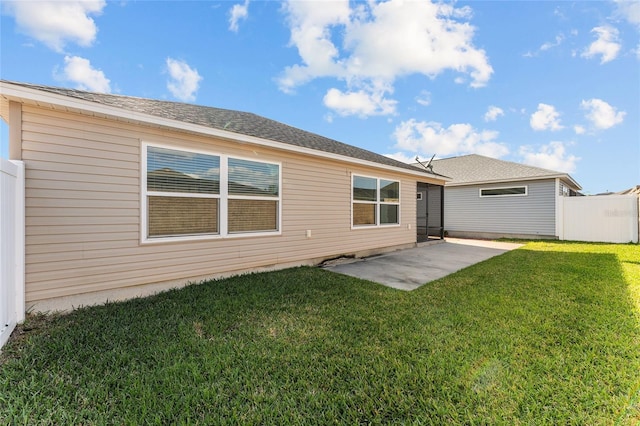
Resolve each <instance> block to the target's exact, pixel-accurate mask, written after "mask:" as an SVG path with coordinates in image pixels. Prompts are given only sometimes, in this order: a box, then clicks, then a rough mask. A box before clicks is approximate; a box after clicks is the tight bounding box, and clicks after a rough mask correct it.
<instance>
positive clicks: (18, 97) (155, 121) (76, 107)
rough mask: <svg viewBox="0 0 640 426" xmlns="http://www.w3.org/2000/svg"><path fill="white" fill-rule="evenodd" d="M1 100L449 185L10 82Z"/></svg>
mask: <svg viewBox="0 0 640 426" xmlns="http://www.w3.org/2000/svg"><path fill="white" fill-rule="evenodd" d="M0 96H2V97H4V98H6V99H7V100H13V101H17V102H24V101H31V102H35V103H36V104H38V105H40V106H45V105H43V104H47V105H55V106H58V107H63V108H68V109H69V110H72V111H78V112H89V113H92V114H99V115H104V116H110V117H116V118H119V119H123V120H125V121H128V122H140V123H145V124H151V125H156V126H162V127H169V128H172V129H177V130H183V131H187V132H193V133H198V134H202V135H207V136H214V137H217V138H221V139H226V140H231V141H236V142H240V143H247V144H253V145H259V146H264V147H269V148H275V149H278V150H283V151H289V152H296V153H301V154H306V155H311V156H315V157H322V158H327V159H332V160H338V161H343V162H348V163H353V164H358V165H362V166H368V167H375V168H379V169H384V170H389V171H393V172H396V173H402V174H408V175H412V176H416V177H422V178H430V179H435V180H440V181H443V182H448V181H450V179H447V178H444V177H440V176H434V175H430V174H429V173H426V172H422V171H420V170H418V169H416V170H415V171H413V170H410V169H404V168H401V167H394V166H390V165H387V164H382V163H377V162H374V161H367V160H362V159H359V158H354V157H349V156H346V155H340V154H334V153H330V152H326V151H320V150H315V149H311V148H305V147H300V146H295V145H291V144H287V143H285V142H277V141H273V140H269V139H263V138H259V137H256V136H249V135H244V134H241V133H235V132H230V131H228V130H220V129H215V128H212V127H207V126H203V125H199V124H192V123H187V122H184V121H179V120H172V119H168V118H163V117H158V116H155V115H150V114H144V113H139V112H136V111H131V110H125V109H122V108H117V107H113V106H109V105H104V104H100V103H96V102H91V101H87V100H84V99H78V98H72V97H69V96H64V95H60V94H57V93H51V92H46V91H42V90H38V89H35V88H30V87H24V86H21V85H16V84H12V83H10V82H4V81H0Z"/></svg>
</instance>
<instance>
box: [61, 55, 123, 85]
mask: <svg viewBox="0 0 640 426" xmlns="http://www.w3.org/2000/svg"><path fill="white" fill-rule="evenodd" d="M59 77H60V78H62V79H64V80H67V81H71V82H73V83H75V85H76V89H79V90H89V91H92V92H100V93H110V92H111V86H110V83H111V81H110V80H109V79H108V78H107V77H105V75H104V72H102V71H101V70H98V69H95V68H93V67H92V66H91V62H89V60H88V59H85V58H81V57H79V56H65V57H64V69H63V73H62V75H60V76H59Z"/></svg>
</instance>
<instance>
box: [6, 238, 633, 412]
mask: <svg viewBox="0 0 640 426" xmlns="http://www.w3.org/2000/svg"><path fill="white" fill-rule="evenodd" d="M562 248H563V247H559V249H562ZM628 287H629V283H627V282H626V281H625V278H624V274H623V271H622V270H621V267H620V263H619V261H618V257H617V256H616V255H615V254H611V253H581V252H570V251H555V252H547V251H539V250H528V249H526V248H525V249H519V250H515V251H513V252H509V253H506V254H504V255H501V256H498V257H496V258H493V259H490V260H488V261H486V262H482V263H480V264H477V265H475V266H472V267H470V268H467V269H465V270H463V271H460V272H458V273H456V274H453V275H451V276H449V277H446V278H444V279H441V280H438V281H435V282H433V283H429V284H427V285H425V286H423V287H422V288H421V289H419V290H416V291H414V292H411V293H405V292H400V291H396V290H393V289H389V288H386V287H383V286H380V285H376V284H373V283H370V282H367V281H362V280H357V279H354V278H350V277H346V276H342V275H339V274H334V273H331V272H328V271H325V270H320V269H315V268H296V269H289V270H285V271H280V272H272V273H265V274H255V275H248V276H241V277H235V278H230V279H227V280H222V281H214V282H210V283H206V284H202V285H197V286H191V287H188V288H185V289H181V290H175V291H170V292H167V293H163V294H160V295H157V296H154V297H151V298H147V299H139V300H133V301H129V302H124V303H117V304H109V305H106V306H101V307H95V308H89V309H82V310H79V311H76V312H74V313H72V314H70V315H66V316H63V317H59V318H54V319H52V320H51V321H50V322H49V323H48V324H46V325H45V326H42V328H40V329H38V330H34V331H33V333H32V334H33V336H32V337H31V338H29V339H26V340H25V341H24V342H21V344H20V345H13V344H11V345H10V346H9V348H8V349H7V354H6V355H5V354H3V357H5V359H4V360H3V365H2V371H0V395H2V396H1V397H0V399H2V404H1V405H0V406H1V407H2V408H0V419H8V423H12V422H22V420H23V419H24V420H25V421H26V423H47V422H49V423H55V424H59V423H102V422H105V420H106V421H107V422H109V423H129V422H134V423H135V422H139V421H140V419H144V420H143V421H144V422H147V423H186V422H191V423H198V422H200V423H208V424H210V423H232V424H233V423H235V424H264V423H278V424H289V423H305V424H327V423H347V424H356V423H372V424H388V423H421V422H422V423H445V422H446V423H458V424H469V423H490V424H496V423H567V424H607V423H611V422H612V421H616V420H617V421H618V422H620V423H621V424H625V423H629V424H632V423H633V422H634V421H635V420H638V418H639V416H640V414H639V410H638V406H637V404H638V402H639V398H638V394H637V392H638V390H637V386H638V385H639V384H640V382H639V378H638V371H640V343H639V342H640V327H639V325H638V322H637V318H638V317H637V312H635V309H636V307H635V305H634V304H633V303H632V301H631V299H630V298H629V294H628Z"/></svg>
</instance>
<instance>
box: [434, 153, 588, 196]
mask: <svg viewBox="0 0 640 426" xmlns="http://www.w3.org/2000/svg"><path fill="white" fill-rule="evenodd" d="M432 165H433V171H434V172H435V173H437V174H441V175H445V176H448V177H450V178H452V181H451V182H450V183H449V184H448V185H465V184H474V183H487V182H507V181H515V180H532V179H545V178H556V177H559V178H563V179H564V180H565V181H567V182H568V183H570V184H571V185H574V186H575V188H574V189H578V190H579V189H582V187H581V186H580V185H579V184H578V183H577V182H576V181H575V180H573V178H572V177H571V176H569V175H568V174H567V173H563V172H557V171H553V170H548V169H543V168H540V167H533V166H527V165H524V164H520V163H514V162H512V161H504V160H498V159H495V158H490V157H485V156H483V155H478V154H469V155H462V156H460V157H452V158H444V159H440V160H433V162H432Z"/></svg>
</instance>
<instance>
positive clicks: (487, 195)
mask: <svg viewBox="0 0 640 426" xmlns="http://www.w3.org/2000/svg"><path fill="white" fill-rule="evenodd" d="M432 166H433V171H434V172H436V173H438V174H442V175H445V176H448V177H450V178H451V181H449V182H447V183H446V185H445V187H444V213H443V214H444V216H445V218H446V220H445V224H444V227H445V231H446V233H447V235H448V236H451V237H467V238H500V237H508V238H542V239H557V238H558V237H559V236H560V235H561V234H560V227H561V226H562V225H561V222H562V221H561V220H560V219H559V218H560V217H561V211H560V210H561V204H560V203H559V202H558V197H567V196H576V195H579V193H578V191H579V190H581V189H582V188H581V187H580V185H579V184H578V183H577V182H576V181H575V180H573V178H572V177H571V176H569V175H568V174H566V173H562V172H556V171H552V170H547V169H542V168H539V167H533V166H527V165H524V164H519V163H514V162H510V161H503V160H497V159H495V158H490V157H485V156H482V155H477V154H471V155H463V156H459V157H453V158H445V159H440V160H434V161H433V162H432Z"/></svg>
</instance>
